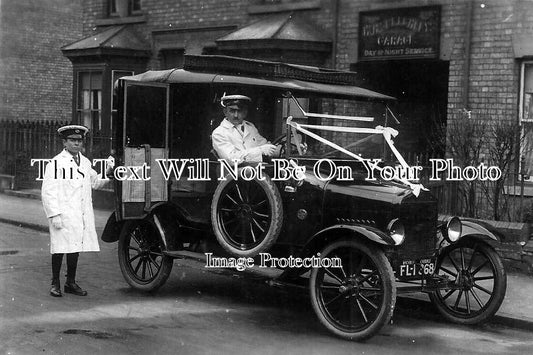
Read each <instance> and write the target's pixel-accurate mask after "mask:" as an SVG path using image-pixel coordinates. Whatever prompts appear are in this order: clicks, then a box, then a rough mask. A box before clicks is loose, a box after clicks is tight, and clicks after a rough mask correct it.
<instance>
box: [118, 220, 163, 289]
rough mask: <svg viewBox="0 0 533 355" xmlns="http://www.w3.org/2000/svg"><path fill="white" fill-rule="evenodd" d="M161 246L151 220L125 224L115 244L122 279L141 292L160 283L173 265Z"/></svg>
mask: <svg viewBox="0 0 533 355" xmlns="http://www.w3.org/2000/svg"><path fill="white" fill-rule="evenodd" d="M163 249H164V248H163V244H162V242H161V239H160V238H159V233H158V230H157V228H156V227H155V225H154V224H153V222H152V221H150V220H140V221H131V222H128V223H126V224H125V225H124V228H123V229H122V232H121V234H120V238H119V243H118V261H119V265H120V270H121V271H122V275H123V276H124V279H125V280H126V282H127V283H128V284H129V285H130V286H132V287H133V288H135V289H138V290H141V291H154V290H156V289H158V288H159V287H161V286H163V284H164V283H165V282H166V281H167V279H168V277H169V275H170V272H171V271H172V266H173V259H172V258H171V257H169V256H167V255H164V254H163Z"/></svg>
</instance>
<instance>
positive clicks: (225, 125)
mask: <svg viewBox="0 0 533 355" xmlns="http://www.w3.org/2000/svg"><path fill="white" fill-rule="evenodd" d="M251 102H252V99H250V98H249V97H248V96H244V95H224V96H222V98H221V99H220V104H221V105H222V107H223V109H222V110H223V112H224V120H223V121H222V122H221V123H220V125H219V126H218V127H217V128H215V130H214V131H213V133H212V135H211V139H212V142H213V148H214V150H215V151H216V152H217V154H218V156H219V157H220V158H222V159H226V160H229V161H233V160H236V161H237V163H239V164H240V163H243V162H249V163H257V162H262V161H263V155H265V156H269V157H272V156H275V155H276V154H278V155H279V151H280V147H281V146H275V145H274V144H271V143H270V142H269V141H268V140H267V139H266V138H264V137H263V136H262V135H261V134H259V131H258V130H257V128H255V126H254V124H253V123H251V122H249V121H246V120H245V118H246V117H247V116H248V107H249V105H250V103H251Z"/></svg>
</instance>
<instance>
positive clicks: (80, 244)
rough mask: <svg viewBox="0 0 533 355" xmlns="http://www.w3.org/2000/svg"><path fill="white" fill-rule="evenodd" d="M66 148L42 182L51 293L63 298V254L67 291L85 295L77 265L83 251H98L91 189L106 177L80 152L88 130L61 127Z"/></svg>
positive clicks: (56, 157)
mask: <svg viewBox="0 0 533 355" xmlns="http://www.w3.org/2000/svg"><path fill="white" fill-rule="evenodd" d="M57 131H58V133H59V134H60V135H61V138H62V140H63V146H64V150H63V151H62V152H61V153H59V154H58V155H56V156H55V157H54V158H53V160H52V161H51V162H50V163H48V165H47V166H46V170H45V176H44V181H43V185H42V191H41V195H42V202H43V207H44V211H45V213H46V216H47V217H48V223H49V227H50V252H51V254H52V288H51V289H50V295H52V296H54V297H61V296H62V294H61V286H60V281H59V274H60V271H61V264H62V262H63V254H66V255H67V257H66V259H67V280H66V283H65V287H64V291H65V293H72V294H74V295H77V296H86V295H87V291H85V290H83V289H81V287H79V286H78V285H77V284H76V268H77V265H78V257H79V253H80V252H88V251H99V250H100V247H99V245H98V237H97V235H96V229H95V225H94V212H93V206H92V191H91V188H98V187H100V186H102V185H103V184H105V182H106V180H100V179H97V173H96V171H94V170H93V169H92V166H91V162H90V161H89V159H87V158H86V157H84V156H83V155H82V154H81V149H82V147H83V141H84V138H85V134H86V133H87V131H88V129H87V128H86V127H84V126H78V125H68V126H63V127H61V128H59V129H58V130H57Z"/></svg>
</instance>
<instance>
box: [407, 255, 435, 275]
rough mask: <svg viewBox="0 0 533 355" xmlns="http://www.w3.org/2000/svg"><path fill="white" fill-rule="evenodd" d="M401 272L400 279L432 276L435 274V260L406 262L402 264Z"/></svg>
mask: <svg viewBox="0 0 533 355" xmlns="http://www.w3.org/2000/svg"><path fill="white" fill-rule="evenodd" d="M399 271H400V277H417V276H426V275H432V274H433V272H435V260H433V259H421V260H419V261H414V260H404V261H402V262H401V263H400V267H399Z"/></svg>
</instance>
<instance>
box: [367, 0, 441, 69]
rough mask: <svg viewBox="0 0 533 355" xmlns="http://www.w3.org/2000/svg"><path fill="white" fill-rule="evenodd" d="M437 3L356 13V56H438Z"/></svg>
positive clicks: (438, 15)
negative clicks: (357, 50)
mask: <svg viewBox="0 0 533 355" xmlns="http://www.w3.org/2000/svg"><path fill="white" fill-rule="evenodd" d="M439 38H440V6H424V7H412V8H400V9H388V10H378V11H367V12H361V13H360V14H359V60H360V61H371V60H385V59H388V60H390V59H410V58H438V57H439Z"/></svg>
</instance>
